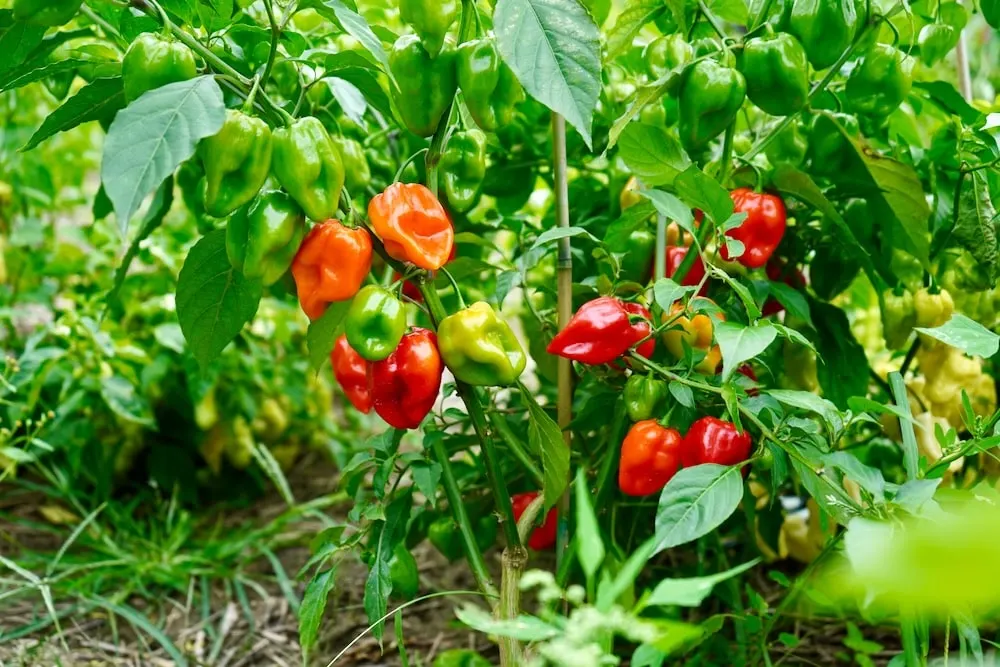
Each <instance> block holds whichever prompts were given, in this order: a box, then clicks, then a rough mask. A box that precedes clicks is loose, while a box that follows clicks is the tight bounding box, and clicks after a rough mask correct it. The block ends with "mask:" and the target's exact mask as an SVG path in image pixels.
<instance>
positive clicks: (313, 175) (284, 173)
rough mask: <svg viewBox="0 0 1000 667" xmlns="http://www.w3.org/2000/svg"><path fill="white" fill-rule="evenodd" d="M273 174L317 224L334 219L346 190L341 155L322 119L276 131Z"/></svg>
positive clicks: (303, 119)
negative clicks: (342, 191) (341, 195)
mask: <svg viewBox="0 0 1000 667" xmlns="http://www.w3.org/2000/svg"><path fill="white" fill-rule="evenodd" d="M273 144H274V154H273V156H272V158H271V170H272V172H273V173H274V176H275V178H277V179H278V182H279V183H281V187H283V188H284V189H285V191H286V192H288V194H290V195H291V196H292V199H294V200H295V201H296V202H298V204H299V206H301V207H302V210H303V211H305V212H306V215H307V216H308V217H309V218H310V219H311V220H315V221H316V222H324V221H326V220H329V219H330V218H332V217H333V215H334V214H335V213H336V212H337V208H338V206H339V205H340V192H341V190H343V189H344V178H345V174H344V163H343V160H342V159H341V157H340V151H339V150H337V146H336V145H335V144H334V143H333V140H332V139H330V135H329V134H328V133H327V131H326V128H325V127H323V123H321V122H319V119H318V118H314V117H312V116H307V117H305V118H299V119H298V120H296V121H295V122H294V123H293V124H292V125H291V126H290V127H282V128H279V129H277V130H275V131H274V141H273Z"/></svg>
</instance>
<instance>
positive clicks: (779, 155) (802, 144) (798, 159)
mask: <svg viewBox="0 0 1000 667" xmlns="http://www.w3.org/2000/svg"><path fill="white" fill-rule="evenodd" d="M808 150H809V141H808V140H807V139H806V135H805V126H804V125H803V124H802V123H801V122H799V121H795V122H793V123H791V124H789V125H787V126H786V127H785V128H784V129H783V130H781V131H780V132H778V135H777V136H776V137H775V138H774V140H773V141H772V142H771V143H769V144H768V145H767V147H766V148H765V149H764V154H765V155H766V156H767V159H768V161H769V162H770V163H771V164H772V165H778V164H782V163H785V164H790V165H792V166H794V167H798V166H800V165H801V164H802V163H803V162H805V159H806V152H807V151H808Z"/></svg>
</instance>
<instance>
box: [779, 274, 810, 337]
mask: <svg viewBox="0 0 1000 667" xmlns="http://www.w3.org/2000/svg"><path fill="white" fill-rule="evenodd" d="M768 288H769V289H770V290H771V296H773V297H774V298H775V299H777V300H778V303H780V304H781V305H782V306H784V307H785V309H786V310H787V311H788V313H789V314H790V315H793V316H795V318H796V319H800V320H804V321H805V322H807V323H808V324H809V326H811V327H813V328H815V326H816V325H814V324H813V321H812V316H811V315H810V314H809V302H808V301H806V298H805V297H804V296H803V295H802V292H800V291H798V290H797V289H795V288H794V287H792V286H791V285H786V284H785V283H775V282H772V283H771V284H770V285H769V286H768Z"/></svg>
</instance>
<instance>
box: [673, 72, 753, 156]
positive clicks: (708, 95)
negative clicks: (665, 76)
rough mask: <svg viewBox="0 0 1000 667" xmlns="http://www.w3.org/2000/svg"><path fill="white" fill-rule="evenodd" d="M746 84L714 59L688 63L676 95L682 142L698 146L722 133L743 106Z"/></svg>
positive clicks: (694, 146) (690, 147)
mask: <svg viewBox="0 0 1000 667" xmlns="http://www.w3.org/2000/svg"><path fill="white" fill-rule="evenodd" d="M746 88H747V87H746V80H745V79H744V78H743V75H742V74H740V73H739V72H738V71H736V70H735V69H732V68H730V67H725V66H724V65H721V64H719V63H717V62H715V61H714V60H702V61H699V62H698V63H696V64H694V65H691V66H690V67H688V69H687V70H686V71H685V72H684V76H683V80H682V82H681V88H680V95H679V98H678V107H679V109H680V121H679V125H678V129H679V132H680V137H681V142H682V143H683V144H684V146H685V147H686V148H687V149H688V150H698V149H701V148H704V147H705V145H706V144H708V142H710V141H711V140H712V139H714V138H715V137H717V136H719V135H720V134H722V132H723V131H725V129H726V128H727V127H728V126H729V124H730V123H732V122H733V120H734V119H735V118H736V114H737V113H739V110H740V107H742V106H743V100H744V99H745V98H746Z"/></svg>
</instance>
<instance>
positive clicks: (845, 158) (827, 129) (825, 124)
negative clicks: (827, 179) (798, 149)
mask: <svg viewBox="0 0 1000 667" xmlns="http://www.w3.org/2000/svg"><path fill="white" fill-rule="evenodd" d="M841 128H843V129H844V131H846V132H847V134H848V136H851V137H857V136H858V132H859V130H858V120H857V118H855V117H854V116H851V115H849V114H843V113H829V112H823V113H818V114H816V117H815V118H813V122H812V126H811V128H810V131H809V160H810V162H811V163H812V166H811V171H812V173H814V174H818V175H820V176H828V175H830V174H836V173H840V172H842V171H844V170H845V169H846V168H847V167H848V165H849V164H850V159H849V157H850V153H851V152H852V151H854V148H852V147H851V143H850V141H848V139H847V137H845V136H844V133H843V132H841Z"/></svg>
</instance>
